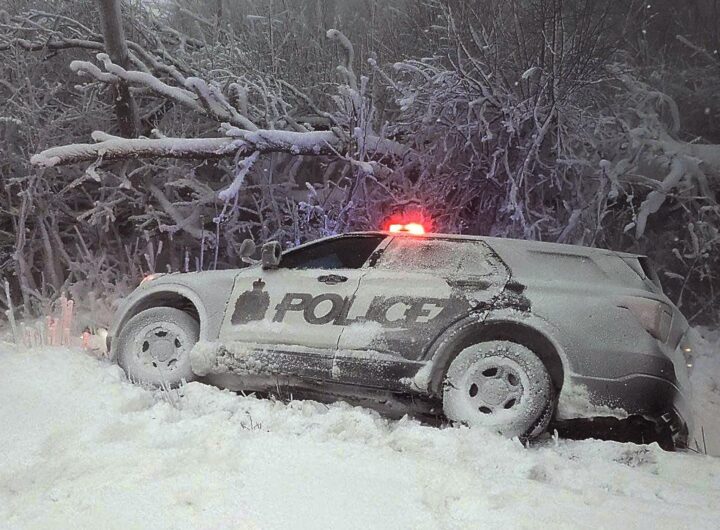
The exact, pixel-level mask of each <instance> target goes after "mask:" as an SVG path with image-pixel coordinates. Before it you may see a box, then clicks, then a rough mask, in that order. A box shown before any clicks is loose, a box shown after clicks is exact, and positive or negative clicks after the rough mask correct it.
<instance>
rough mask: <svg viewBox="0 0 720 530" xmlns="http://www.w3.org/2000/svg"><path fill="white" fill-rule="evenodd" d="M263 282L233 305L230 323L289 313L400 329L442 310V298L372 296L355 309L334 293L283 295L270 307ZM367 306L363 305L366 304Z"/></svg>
mask: <svg viewBox="0 0 720 530" xmlns="http://www.w3.org/2000/svg"><path fill="white" fill-rule="evenodd" d="M264 287H265V284H264V282H262V281H260V280H259V281H257V282H255V283H254V284H253V290H252V291H245V292H244V293H242V294H241V295H240V296H238V298H237V300H236V302H235V311H234V312H233V316H232V319H231V323H232V324H246V323H248V322H253V321H257V320H262V319H264V318H265V317H266V315H267V312H268V311H270V312H271V314H270V315H267V316H268V319H270V316H272V318H271V320H272V321H273V322H283V321H284V320H285V318H286V317H287V316H288V315H290V314H301V315H302V317H303V318H304V320H305V321H306V322H307V323H308V324H315V325H323V324H332V325H336V326H346V325H349V324H352V323H355V322H367V321H372V322H378V323H380V324H382V325H383V326H386V327H399V328H404V327H408V326H411V325H413V324H422V323H426V322H430V321H432V320H434V319H435V318H437V317H438V316H439V315H440V313H442V311H443V310H444V309H445V307H446V306H447V304H448V302H449V300H448V299H446V298H431V297H409V296H388V297H385V296H375V297H374V298H373V299H372V300H371V301H370V303H369V304H368V305H367V307H359V306H358V305H357V304H358V302H357V301H356V298H355V296H350V297H343V296H341V295H339V294H336V293H323V294H320V295H312V294H309V293H287V294H285V295H284V297H283V298H282V300H280V302H279V303H278V304H276V305H275V306H274V307H270V298H269V296H268V294H267V293H266V292H265V291H264V290H263V288H264ZM366 304H367V302H366Z"/></svg>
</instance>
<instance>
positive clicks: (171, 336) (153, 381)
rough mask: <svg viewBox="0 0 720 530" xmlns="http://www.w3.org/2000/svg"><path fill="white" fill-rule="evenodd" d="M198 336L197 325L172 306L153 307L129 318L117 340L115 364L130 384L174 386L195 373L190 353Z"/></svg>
mask: <svg viewBox="0 0 720 530" xmlns="http://www.w3.org/2000/svg"><path fill="white" fill-rule="evenodd" d="M199 336H200V324H199V323H198V321H197V320H195V319H194V318H193V317H192V316H190V315H189V314H187V313H185V312H184V311H181V310H179V309H175V308H173V307H153V308H150V309H146V310H145V311H142V312H140V313H138V314H137V315H135V316H134V317H132V318H131V319H130V320H129V321H128V322H127V324H125V326H123V328H122V330H121V331H120V334H119V335H118V338H117V356H118V357H117V358H118V364H120V366H121V367H122V369H123V370H125V373H126V374H127V375H128V377H129V378H130V379H131V380H133V381H138V382H141V383H146V384H150V385H153V386H158V387H159V386H177V385H178V384H180V382H181V381H182V380H185V381H190V380H192V379H194V378H195V374H194V373H193V371H192V368H191V366H190V350H191V349H192V347H193V346H194V345H195V343H197V341H198V338H199Z"/></svg>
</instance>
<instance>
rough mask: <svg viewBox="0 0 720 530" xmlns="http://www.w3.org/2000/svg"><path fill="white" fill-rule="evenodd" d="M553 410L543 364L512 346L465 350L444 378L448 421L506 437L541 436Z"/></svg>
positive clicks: (493, 343)
mask: <svg viewBox="0 0 720 530" xmlns="http://www.w3.org/2000/svg"><path fill="white" fill-rule="evenodd" d="M554 405H555V400H554V390H553V385H552V381H551V379H550V374H549V373H548V371H547V369H546V368H545V365H544V364H543V362H542V361H541V360H540V359H539V358H538V356H537V355H535V354H534V353H533V352H532V351H531V350H529V349H528V348H526V347H525V346H522V345H520V344H516V343H513V342H508V341H489V342H482V343H479V344H474V345H472V346H470V347H468V348H465V349H464V350H463V351H461V352H460V353H459V354H458V356H457V357H456V358H455V359H454V360H453V362H452V363H451V364H450V367H449V368H448V371H447V374H446V376H445V383H444V388H443V410H444V412H445V416H446V417H447V418H448V419H450V420H452V421H457V422H460V423H464V424H466V425H469V426H480V427H485V428H488V429H491V430H493V431H496V432H499V433H500V434H503V435H505V436H509V437H514V436H519V437H521V438H531V437H534V436H537V435H539V434H541V433H542V432H543V431H544V430H545V429H546V428H547V426H548V424H549V423H550V419H551V417H552V414H553V411H554Z"/></svg>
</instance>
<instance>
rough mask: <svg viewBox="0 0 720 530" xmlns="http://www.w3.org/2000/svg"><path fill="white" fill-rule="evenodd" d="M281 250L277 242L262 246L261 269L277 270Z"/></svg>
mask: <svg viewBox="0 0 720 530" xmlns="http://www.w3.org/2000/svg"><path fill="white" fill-rule="evenodd" d="M281 254H282V248H281V247H280V243H278V242H277V241H268V242H267V243H265V244H264V245H263V246H262V256H261V261H262V268H263V269H277V268H278V266H279V265H280V257H281Z"/></svg>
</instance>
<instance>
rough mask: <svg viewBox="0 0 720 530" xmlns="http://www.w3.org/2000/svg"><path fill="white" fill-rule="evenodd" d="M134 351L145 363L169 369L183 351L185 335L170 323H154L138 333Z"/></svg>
mask: <svg viewBox="0 0 720 530" xmlns="http://www.w3.org/2000/svg"><path fill="white" fill-rule="evenodd" d="M138 336H139V340H138V341H137V348H136V353H137V357H138V359H140V360H141V361H142V362H143V363H144V364H146V365H152V366H154V367H158V368H160V367H162V368H166V369H171V370H172V368H173V367H174V366H175V364H176V363H177V361H178V359H179V358H180V357H181V356H182V355H183V353H184V352H185V348H184V346H183V344H184V343H185V335H184V333H183V332H182V330H181V329H180V328H178V327H177V326H175V325H174V324H172V323H169V322H164V323H159V324H158V323H156V324H152V325H150V326H147V327H146V328H145V329H144V330H142V332H141V333H139V334H138Z"/></svg>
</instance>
